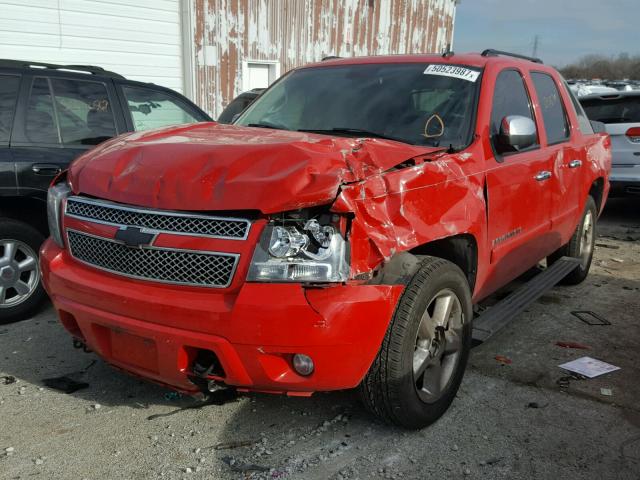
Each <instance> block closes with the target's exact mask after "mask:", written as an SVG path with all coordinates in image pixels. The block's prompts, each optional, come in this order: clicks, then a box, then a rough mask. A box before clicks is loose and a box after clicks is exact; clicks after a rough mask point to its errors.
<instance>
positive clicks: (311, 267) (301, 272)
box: [247, 218, 349, 283]
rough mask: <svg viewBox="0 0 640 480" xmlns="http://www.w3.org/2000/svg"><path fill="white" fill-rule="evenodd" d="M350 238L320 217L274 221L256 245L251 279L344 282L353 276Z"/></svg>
mask: <svg viewBox="0 0 640 480" xmlns="http://www.w3.org/2000/svg"><path fill="white" fill-rule="evenodd" d="M348 256H349V252H348V245H347V242H346V241H345V240H344V238H343V237H342V235H341V234H340V232H339V231H338V230H337V229H336V227H335V226H333V225H321V224H320V223H319V222H318V220H317V219H315V218H312V219H306V220H305V219H298V220H296V219H287V220H282V221H278V222H274V223H270V224H269V225H267V226H266V227H265V229H264V232H263V234H262V238H261V239H260V244H259V245H258V246H257V247H256V251H255V253H254V254H253V259H252V261H251V267H250V268H249V275H248V278H247V280H249V281H253V282H319V283H326V282H344V281H346V280H347V279H348V278H349V260H348Z"/></svg>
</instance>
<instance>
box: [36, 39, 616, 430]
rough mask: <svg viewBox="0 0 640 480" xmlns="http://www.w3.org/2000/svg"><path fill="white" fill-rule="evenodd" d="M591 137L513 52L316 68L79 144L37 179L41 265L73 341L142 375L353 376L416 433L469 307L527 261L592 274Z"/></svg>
mask: <svg viewBox="0 0 640 480" xmlns="http://www.w3.org/2000/svg"><path fill="white" fill-rule="evenodd" d="M576 105H577V106H578V109H576V107H575V106H576ZM609 146H610V141H609V137H608V136H607V135H606V134H594V132H593V130H592V129H591V125H590V123H589V121H588V120H587V119H586V117H585V116H584V113H583V111H582V109H581V108H580V107H579V104H578V103H577V101H575V99H573V98H572V96H571V94H570V92H569V91H568V89H567V88H566V87H565V84H564V83H563V82H562V80H561V77H560V76H559V75H558V73H557V72H556V71H555V70H554V69H553V68H551V67H548V66H545V65H543V64H541V63H537V62H534V61H531V60H526V59H519V58H513V57H512V56H505V55H503V54H501V52H496V51H493V50H488V51H485V52H483V54H482V55H480V54H469V55H455V54H451V53H448V54H446V55H444V56H436V55H399V56H395V55H394V56H386V57H364V58H351V59H333V60H329V61H326V62H320V63H317V64H313V65H309V66H307V67H303V68H299V69H296V70H294V71H292V72H290V73H289V74H287V75H286V77H284V78H283V79H281V80H280V81H278V82H276V83H275V84H274V85H273V86H272V87H271V88H270V89H268V90H267V91H266V92H264V93H263V94H262V95H261V96H260V98H259V99H257V100H256V101H255V102H254V103H253V104H251V105H250V106H249V108H248V109H247V110H245V112H244V113H243V114H242V115H241V116H240V118H239V119H238V120H237V121H236V122H235V125H221V124H207V125H205V126H192V127H180V128H173V129H171V128H170V129H166V130H164V131H161V132H158V131H156V132H152V133H144V132H142V133H136V134H132V135H130V136H128V137H126V138H121V139H117V140H112V141H108V142H105V143H104V144H102V145H101V146H99V147H98V148H97V149H95V150H93V151H91V152H88V153H87V154H85V155H83V156H82V157H81V158H79V159H78V160H77V161H76V162H74V163H73V165H72V166H71V168H70V169H69V171H68V174H67V175H66V176H61V177H60V178H59V179H58V181H57V182H56V184H55V185H54V186H52V188H51V189H50V191H49V212H50V221H51V226H52V236H51V238H50V239H49V240H48V241H47V242H46V243H45V245H44V246H43V249H42V253H41V267H42V272H43V278H44V282H45V285H46V288H47V290H48V292H49V293H50V295H51V297H52V298H53V303H54V305H55V307H56V309H57V310H58V313H59V315H60V320H61V322H62V324H63V325H64V327H65V328H66V329H67V330H68V331H69V332H70V333H71V335H72V336H73V338H74V339H75V341H76V342H79V343H80V344H84V345H86V346H87V347H88V348H90V349H91V350H93V351H95V352H97V354H98V355H100V356H101V357H102V358H104V359H105V360H106V361H107V362H110V363H112V364H114V365H116V366H118V367H119V368H121V369H124V370H127V371H130V372H132V373H134V374H136V375H138V376H141V377H145V378H147V379H150V380H152V381H155V382H158V383H161V384H163V385H167V386H170V387H171V388H175V389H177V390H180V391H183V392H190V393H195V392H198V391H203V392H209V391H213V390H216V389H218V388H224V387H229V386H230V387H235V388H238V389H239V390H241V391H266V392H279V393H286V394H288V395H310V394H312V393H313V392H316V391H324V390H336V389H349V388H354V387H359V391H360V392H361V396H362V399H363V401H364V403H365V405H366V406H367V407H368V408H369V409H370V410H371V411H372V412H373V413H375V414H377V415H378V416H380V417H381V418H383V419H384V420H386V421H388V422H392V423H396V424H399V425H402V426H404V427H407V428H421V427H423V426H425V425H428V424H429V423H431V422H433V421H435V420H436V419H437V418H438V417H439V416H440V415H442V414H443V413H444V412H445V410H446V409H447V408H448V406H449V404H450V403H451V402H452V400H453V398H454V396H455V394H456V391H457V390H458V386H459V385H460V382H461V380H462V376H463V372H464V370H465V365H466V363H467V358H468V355H469V349H470V344H471V334H472V319H473V310H472V305H473V304H474V303H475V302H478V301H479V300H481V299H483V298H485V297H486V296H487V295H489V294H491V293H492V292H494V291H496V289H498V288H499V287H501V286H503V285H505V284H506V283H508V282H509V281H511V280H513V279H514V278H516V277H517V276H519V275H520V274H522V273H523V272H525V271H527V270H529V269H531V268H532V267H533V266H535V265H536V264H537V263H538V262H539V261H541V260H543V259H544V258H545V257H546V258H547V262H548V263H549V264H552V263H554V262H556V261H557V260H558V258H559V257H561V256H563V255H567V256H570V257H574V258H576V259H578V261H577V262H576V263H575V264H573V265H570V266H572V267H574V268H573V269H572V271H571V272H570V273H569V275H568V276H567V277H566V279H565V280H566V281H567V282H568V283H579V282H581V281H582V280H584V278H585V277H586V276H587V273H588V271H589V267H590V264H591V259H592V255H593V246H594V240H595V233H594V232H595V224H596V220H597V218H598V214H599V213H600V211H601V210H602V208H603V205H604V203H605V200H606V198H607V193H608V190H609V183H608V178H607V177H608V171H609V168H610V151H609ZM142 157H143V158H145V159H146V158H148V159H152V160H149V161H146V162H145V161H140V158H142ZM563 262H564V261H563ZM569 263H572V262H569ZM574 265H576V266H574Z"/></svg>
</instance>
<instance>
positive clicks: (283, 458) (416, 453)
mask: <svg viewBox="0 0 640 480" xmlns="http://www.w3.org/2000/svg"><path fill="white" fill-rule="evenodd" d="M638 205H639V201H638V200H629V201H611V202H610V205H609V206H608V207H607V211H606V214H605V217H604V218H603V219H602V222H601V228H600V236H599V238H598V245H599V246H598V248H597V250H596V258H595V263H594V266H593V267H592V274H591V275H590V276H589V278H588V279H587V280H586V281H585V282H584V283H583V284H582V285H580V286H577V287H556V288H554V289H553V290H551V291H550V292H549V293H547V294H546V295H545V296H544V297H542V298H541V299H540V300H539V301H538V302H537V303H535V304H533V305H532V306H531V307H530V308H529V309H528V311H526V312H525V313H523V314H522V315H520V316H518V318H517V319H515V320H514V321H513V322H512V323H511V324H510V325H509V326H508V327H507V328H506V329H505V330H504V331H502V332H500V334H499V335H497V336H496V337H494V338H492V339H490V340H489V341H488V342H486V343H485V344H483V345H481V346H479V347H477V348H475V349H474V350H473V353H472V357H471V361H470V366H469V369H468V371H467V374H466V376H465V379H464V381H463V384H462V387H461V389H460V392H459V394H458V398H457V399H456V400H455V402H454V404H453V405H452V407H451V409H450V410H449V411H448V412H447V414H446V415H445V416H444V417H443V418H442V419H441V420H440V421H438V422H437V423H436V424H435V425H433V426H431V427H430V428H427V429H425V430H423V431H420V432H405V431H402V430H399V429H395V428H390V427H388V426H384V425H381V424H379V423H378V422H377V421H376V420H375V419H373V418H371V417H370V416H369V415H368V414H367V413H366V412H364V411H363V410H362V408H361V407H360V405H359V403H358V401H357V399H356V398H355V395H354V394H353V393H352V392H339V393H329V394H317V395H314V396H313V397H312V398H309V399H304V398H286V397H281V396H272V395H249V396H241V397H238V398H234V397H230V396H228V395H227V396H224V395H222V396H220V397H219V398H217V399H216V400H217V401H218V403H220V405H212V404H209V405H204V404H202V403H201V402H198V401H196V400H194V399H191V398H188V397H179V396H177V395H175V394H173V393H172V392H170V391H168V390H165V389H162V388H160V387H157V386H154V385H151V384H148V383H145V382H142V381H140V380H137V379H135V378H131V377H129V376H127V375H125V374H123V373H120V372H119V371H116V370H113V369H111V368H110V367H108V366H107V365H105V364H104V363H103V362H101V361H100V360H98V359H96V357H95V356H94V355H93V354H84V353H82V352H80V351H78V350H74V349H73V348H72V346H71V342H70V340H69V337H68V336H67V335H66V334H65V333H64V332H63V330H62V328H61V327H60V326H59V325H58V324H57V321H56V320H55V316H54V313H53V311H52V310H51V308H47V309H46V310H44V311H43V312H41V313H40V314H39V315H37V316H35V317H34V318H32V319H29V320H27V321H24V322H20V323H15V324H11V325H4V326H0V478H1V479H22V478H32V477H35V478H45V479H85V478H86V479H105V478H106V479H109V478H127V479H128V478H132V479H133V478H135V479H152V478H153V479H155V478H163V477H164V478H171V479H173V478H186V479H205V478H206V479H232V478H234V479H235V478H257V479H263V478H264V479H266V478H304V479H347V478H348V479H357V478H359V479H368V478H407V479H414V478H415V479H418V478H419V479H425V478H443V477H444V478H468V479H475V478H483V479H503V478H504V479H521V478H522V479H530V478H536V479H547V478H548V479H557V478H560V477H562V478H563V479H594V478H598V479H609V478H610V479H632V480H638V479H640V401H639V399H640V382H638V379H639V378H640V362H638V357H639V354H638V352H640V324H639V323H638V319H637V316H638V313H639V312H640V297H639V293H638V291H639V290H640V242H639V241H638V240H640V209H639V208H638ZM573 310H591V311H594V312H595V313H597V314H599V315H601V316H603V317H605V318H606V319H607V320H609V321H610V322H611V325H607V326H589V325H586V324H585V323H583V322H581V321H580V320H579V319H578V318H576V317H575V316H573V315H572V314H571V311H573ZM558 341H560V342H578V343H580V344H583V345H585V346H588V347H589V350H580V349H566V348H561V347H559V346H557V345H556V342H558ZM583 355H589V356H593V357H595V358H599V359H601V360H604V361H607V362H610V363H613V364H615V365H617V366H620V367H621V370H619V371H617V372H613V373H610V374H608V375H605V376H602V377H599V378H596V379H591V380H575V379H571V380H570V381H569V382H566V381H565V382H560V383H561V384H562V385H563V386H560V385H559V382H558V380H559V379H560V378H561V377H564V376H566V374H565V373H563V371H562V370H561V369H559V368H558V367H557V365H559V364H560V363H563V362H565V361H568V360H571V359H575V358H578V357H580V356H583ZM496 356H503V357H505V358H506V359H507V360H506V361H503V362H502V363H501V362H498V361H496V358H495V357H496ZM509 362H510V363H509ZM505 363H506V364H505ZM61 375H67V376H69V377H71V378H72V379H73V380H75V381H77V382H86V383H87V384H88V385H89V386H88V387H87V388H85V389H82V390H78V391H76V392H74V393H71V394H65V393H61V392H59V391H57V390H53V389H51V388H48V387H45V384H44V383H43V380H44V379H46V378H51V377H59V376H61ZM3 377H4V378H3ZM14 379H15V381H13V380H14ZM603 389H604V390H603ZM603 393H605V394H606V393H610V394H611V395H605V394H603Z"/></svg>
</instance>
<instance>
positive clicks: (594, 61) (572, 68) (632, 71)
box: [560, 53, 640, 80]
mask: <svg viewBox="0 0 640 480" xmlns="http://www.w3.org/2000/svg"><path fill="white" fill-rule="evenodd" d="M560 72H561V73H562V75H563V76H564V77H565V78H586V79H593V78H601V79H606V80H622V79H625V78H628V79H629V80H640V55H633V56H631V55H629V54H628V53H621V54H619V55H617V56H613V57H607V56H604V55H585V56H584V57H582V58H580V59H578V60H577V61H576V62H574V63H572V64H569V65H567V66H565V67H563V68H560Z"/></svg>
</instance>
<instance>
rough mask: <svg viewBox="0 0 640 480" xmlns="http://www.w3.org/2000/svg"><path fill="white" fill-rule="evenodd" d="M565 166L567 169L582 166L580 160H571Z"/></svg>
mask: <svg viewBox="0 0 640 480" xmlns="http://www.w3.org/2000/svg"><path fill="white" fill-rule="evenodd" d="M567 166H568V167H569V168H578V167H581V166H582V160H571V161H570V162H569V163H568V164H567Z"/></svg>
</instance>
